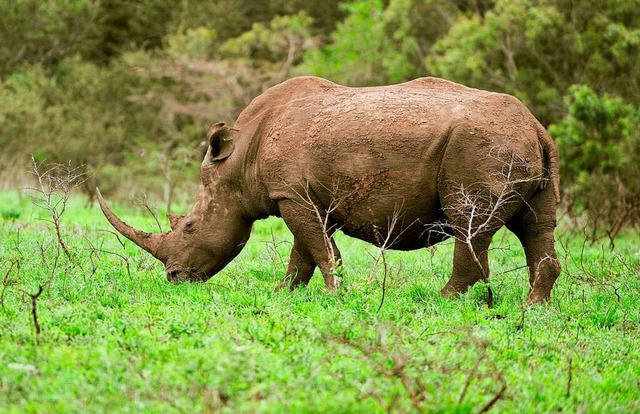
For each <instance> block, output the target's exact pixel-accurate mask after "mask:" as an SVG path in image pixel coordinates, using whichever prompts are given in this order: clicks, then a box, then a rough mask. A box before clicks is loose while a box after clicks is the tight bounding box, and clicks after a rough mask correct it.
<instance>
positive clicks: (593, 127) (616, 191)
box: [549, 85, 640, 237]
mask: <svg viewBox="0 0 640 414" xmlns="http://www.w3.org/2000/svg"><path fill="white" fill-rule="evenodd" d="M565 103H566V105H567V108H568V114H567V115H566V116H565V117H564V118H563V119H562V120H561V121H560V122H559V123H557V124H554V125H551V127H550V128H549V131H550V132H551V134H552V135H553V136H554V137H555V139H556V142H557V143H558V146H559V148H560V153H561V170H562V171H561V175H562V179H563V180H564V184H565V185H564V188H565V189H566V191H565V192H566V195H567V196H568V198H569V201H570V207H571V209H572V211H573V212H582V211H585V212H586V217H587V219H588V220H589V223H588V224H590V226H591V227H592V228H593V230H594V231H595V233H594V237H597V235H598V233H600V234H601V233H602V232H604V233H605V234H607V235H609V236H610V237H615V235H616V234H617V232H618V231H619V230H620V228H621V227H622V226H624V225H625V224H627V223H633V224H636V225H637V224H639V223H640V214H639V213H640V211H639V210H640V163H639V162H638V153H640V113H639V111H638V108H637V107H635V106H633V105H631V104H627V103H625V102H624V101H623V100H622V99H620V98H617V97H612V96H610V95H607V94H604V95H601V96H599V95H598V94H596V93H595V92H594V91H593V90H592V89H591V88H589V87H588V86H584V85H574V86H572V87H571V88H569V94H568V95H567V96H566V97H565Z"/></svg>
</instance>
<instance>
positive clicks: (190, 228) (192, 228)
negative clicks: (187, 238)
mask: <svg viewBox="0 0 640 414" xmlns="http://www.w3.org/2000/svg"><path fill="white" fill-rule="evenodd" d="M184 231H185V232H187V233H193V232H194V231H196V228H195V226H194V225H193V221H187V222H185V223H184Z"/></svg>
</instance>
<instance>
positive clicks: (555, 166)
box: [538, 124, 560, 203]
mask: <svg viewBox="0 0 640 414" xmlns="http://www.w3.org/2000/svg"><path fill="white" fill-rule="evenodd" d="M538 141H539V142H540V146H541V147H542V153H543V159H544V170H545V177H544V178H545V180H542V182H541V184H540V188H545V187H546V186H547V184H548V183H550V184H551V185H552V186H553V193H554V194H555V197H556V203H560V160H559V155H558V147H557V146H556V143H555V142H554V141H553V138H551V135H549V133H548V132H547V130H546V129H545V128H544V127H543V126H542V125H540V124H538Z"/></svg>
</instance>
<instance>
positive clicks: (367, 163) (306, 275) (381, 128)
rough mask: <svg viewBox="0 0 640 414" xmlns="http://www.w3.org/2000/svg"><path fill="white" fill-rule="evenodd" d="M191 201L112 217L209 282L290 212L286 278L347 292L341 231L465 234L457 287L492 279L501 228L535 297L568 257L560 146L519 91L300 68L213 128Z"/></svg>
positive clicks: (395, 245)
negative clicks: (559, 226) (184, 206)
mask: <svg viewBox="0 0 640 414" xmlns="http://www.w3.org/2000/svg"><path fill="white" fill-rule="evenodd" d="M207 138H208V143H209V147H208V150H207V153H206V155H205V157H204V160H203V162H202V167H201V173H200V179H201V184H200V189H199V192H198V194H197V197H196V200H195V204H194V206H193V207H192V208H191V210H190V211H189V213H188V214H186V215H168V218H169V221H170V223H171V231H169V232H168V233H165V234H149V233H145V232H143V231H140V230H137V229H135V228H133V227H131V226H129V225H127V224H126V223H124V222H123V221H122V220H120V219H119V218H118V217H117V216H116V215H115V214H114V213H113V212H112V211H111V210H110V209H109V207H108V206H107V204H106V203H105V201H104V199H103V198H102V196H101V195H99V194H98V195H99V202H100V206H101V208H102V211H103V212H104V214H105V216H106V217H107V219H108V220H109V222H110V223H111V224H112V225H113V226H114V227H115V228H116V230H118V231H119V232H120V233H122V234H123V235H124V236H125V237H127V238H128V239H130V240H131V241H133V242H134V243H136V244H137V245H138V246H140V247H141V248H143V249H144V250H146V251H148V252H149V253H151V254H152V255H153V256H154V257H155V258H157V259H158V260H160V261H161V262H162V263H164V265H165V268H166V275H167V278H168V280H169V281H170V282H179V281H206V280H208V279H209V278H210V277H212V276H213V275H215V274H216V273H218V272H219V271H220V270H222V269H223V268H224V267H225V266H226V265H227V264H228V263H229V262H230V261H231V260H233V258H234V257H236V256H237V255H238V253H240V251H241V250H242V248H243V247H244V246H245V244H246V243H247V241H248V239H249V235H250V234H251V228H252V224H253V223H254V222H255V221H256V220H259V219H263V218H266V217H268V216H277V217H282V219H283V220H284V222H285V224H286V225H287V227H288V228H289V229H290V230H291V232H292V233H293V237H294V241H293V247H292V250H291V257H290V260H289V264H288V269H287V277H286V279H285V281H284V282H283V285H284V286H289V287H291V288H295V287H296V286H299V285H306V284H307V283H308V282H309V280H310V279H311V277H312V275H313V272H314V270H315V268H316V266H317V267H318V268H319V269H320V272H321V273H322V275H323V277H324V282H325V285H326V288H327V289H329V290H335V289H336V288H338V285H339V283H340V278H339V277H338V275H339V274H340V272H339V271H338V269H339V265H340V264H341V258H340V252H339V250H338V247H337V246H336V244H335V242H334V240H333V235H334V233H335V232H336V231H337V230H340V231H342V232H343V233H345V234H347V235H349V236H352V237H356V238H358V239H361V240H364V241H367V242H369V243H372V244H374V245H377V246H381V247H383V248H384V249H397V250H414V249H422V248H425V247H428V246H431V245H433V244H435V243H439V242H441V241H443V240H445V239H448V238H451V239H453V240H455V247H454V258H453V259H454V262H453V274H452V276H451V278H450V279H449V281H448V282H447V284H446V285H445V286H444V288H443V289H442V293H443V294H444V295H445V296H446V297H452V296H457V295H459V294H461V293H463V292H465V291H466V290H467V289H468V288H469V287H470V286H471V285H473V284H474V283H476V282H477V281H480V280H485V281H486V280H487V278H488V276H489V265H488V253H487V252H488V249H489V244H490V242H491V239H492V236H493V235H494V234H495V232H496V231H497V230H498V229H500V228H501V227H502V226H506V227H507V228H508V229H509V230H510V231H512V232H513V233H515V235H516V236H517V237H518V239H519V240H520V242H521V243H522V246H523V247H524V251H525V255H526V261H527V266H528V269H529V283H530V287H531V289H530V292H529V302H531V303H538V302H545V301H548V300H549V298H550V293H551V289H552V286H553V285H554V283H555V281H556V279H557V277H558V275H559V273H560V264H559V261H558V260H557V257H556V252H555V248H554V229H555V227H556V207H557V205H558V203H559V201H560V193H559V188H558V185H559V172H558V162H559V161H558V151H557V147H556V145H555V143H554V142H553V140H552V138H551V137H550V136H549V135H548V133H547V132H546V130H545V128H544V127H543V126H542V125H541V124H540V123H539V122H538V121H537V120H536V118H535V117H534V116H533V115H532V114H531V112H530V111H529V110H528V109H527V108H526V107H525V106H524V105H523V104H522V103H521V102H520V101H519V100H518V99H516V98H514V97H513V96H510V95H505V94H500V93H493V92H487V91H483V90H478V89H473V88H469V87H466V86H463V85H459V84H456V83H453V82H449V81H446V80H442V79H438V78H433V77H426V78H420V79H416V80H413V81H410V82H406V83H402V84H397V85H389V86H376V87H346V86H341V85H338V84H335V83H333V82H330V81H328V80H325V79H321V78H317V77H298V78H293V79H290V80H287V81H285V82H283V83H281V84H279V85H276V86H274V87H271V88H270V89H268V90H266V91H265V92H264V93H262V94H261V95H259V96H258V97H256V98H255V99H254V100H253V101H252V102H251V103H250V104H249V105H248V106H247V107H246V108H245V109H244V110H243V111H242V112H241V114H240V115H239V117H238V119H237V121H236V123H235V125H234V126H233V127H231V126H228V125H225V124H224V123H217V124H215V125H213V126H212V127H211V128H210V130H209V132H208V135H207Z"/></svg>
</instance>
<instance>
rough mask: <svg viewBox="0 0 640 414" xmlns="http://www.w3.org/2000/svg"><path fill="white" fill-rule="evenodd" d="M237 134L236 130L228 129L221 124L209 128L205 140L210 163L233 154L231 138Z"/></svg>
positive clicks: (233, 146) (233, 145) (233, 147)
mask: <svg viewBox="0 0 640 414" xmlns="http://www.w3.org/2000/svg"><path fill="white" fill-rule="evenodd" d="M237 132H238V130H237V129H235V128H231V127H228V126H226V125H225V124H224V123H223V122H220V123H217V124H215V125H213V126H212V127H211V128H209V133H208V134H207V138H208V139H209V145H210V147H211V149H210V150H211V158H210V159H211V161H221V160H224V159H225V158H227V157H228V156H229V155H231V154H232V153H233V150H234V149H235V144H234V143H233V137H234V136H235V134H236V133H237Z"/></svg>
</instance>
